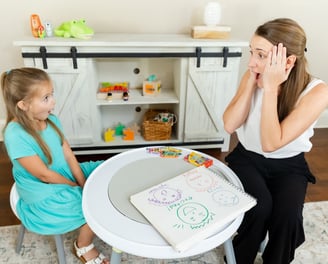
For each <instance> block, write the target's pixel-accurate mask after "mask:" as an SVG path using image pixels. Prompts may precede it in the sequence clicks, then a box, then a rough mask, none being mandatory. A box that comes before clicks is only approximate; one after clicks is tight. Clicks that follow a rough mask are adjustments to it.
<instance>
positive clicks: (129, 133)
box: [123, 128, 134, 140]
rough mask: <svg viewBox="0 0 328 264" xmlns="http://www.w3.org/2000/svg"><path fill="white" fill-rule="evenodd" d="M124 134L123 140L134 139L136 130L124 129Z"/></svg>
mask: <svg viewBox="0 0 328 264" xmlns="http://www.w3.org/2000/svg"><path fill="white" fill-rule="evenodd" d="M123 134H124V137H123V140H134V132H133V130H132V129H131V128H126V129H124V130H123Z"/></svg>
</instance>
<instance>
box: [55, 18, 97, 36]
mask: <svg viewBox="0 0 328 264" xmlns="http://www.w3.org/2000/svg"><path fill="white" fill-rule="evenodd" d="M54 32H55V35H56V36H57V37H64V38H79V39H89V38H91V37H92V36H93V34H94V31H93V29H92V28H90V27H88V26H87V25H86V24H85V20H84V19H81V20H71V21H67V22H64V23H62V24H61V25H60V26H59V27H57V28H56V29H55V31H54Z"/></svg>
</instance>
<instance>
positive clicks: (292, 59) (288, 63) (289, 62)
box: [286, 55, 296, 70]
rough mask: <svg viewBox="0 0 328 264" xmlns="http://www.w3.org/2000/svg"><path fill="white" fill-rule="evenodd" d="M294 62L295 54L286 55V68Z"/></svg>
mask: <svg viewBox="0 0 328 264" xmlns="http://www.w3.org/2000/svg"><path fill="white" fill-rule="evenodd" d="M295 62H296V56H295V55H290V56H288V57H287V61H286V70H289V69H290V68H292V67H294V65H295Z"/></svg>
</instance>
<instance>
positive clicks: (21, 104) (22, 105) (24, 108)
mask: <svg viewBox="0 0 328 264" xmlns="http://www.w3.org/2000/svg"><path fill="white" fill-rule="evenodd" d="M17 106H18V108H19V109H20V110H22V111H27V109H28V107H27V105H26V103H25V102H24V101H23V100H21V101H19V102H18V103H17Z"/></svg>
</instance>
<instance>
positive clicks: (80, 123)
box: [14, 34, 248, 154]
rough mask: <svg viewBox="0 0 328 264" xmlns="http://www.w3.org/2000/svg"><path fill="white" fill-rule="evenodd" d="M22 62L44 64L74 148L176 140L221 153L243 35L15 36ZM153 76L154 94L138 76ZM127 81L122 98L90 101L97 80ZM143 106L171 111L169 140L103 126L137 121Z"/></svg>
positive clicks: (105, 149) (113, 148) (111, 148)
mask: <svg viewBox="0 0 328 264" xmlns="http://www.w3.org/2000/svg"><path fill="white" fill-rule="evenodd" d="M14 45H16V46H19V47H21V51H22V56H23V58H24V65H25V66H29V67H38V68H42V69H44V70H46V71H47V72H48V73H49V74H50V76H51V78H52V79H53V83H54V87H55V97H56V101H57V103H56V108H55V114H57V115H58V116H59V118H60V120H61V122H62V124H63V127H64V132H65V135H66V137H67V139H68V140H69V142H70V144H71V146H72V148H73V150H74V151H75V152H76V153H79V154H86V153H106V152H107V153H108V152H120V151H124V150H126V149H131V148H135V147H138V146H139V147H141V146H151V145H184V146H186V147H192V148H221V149H222V150H223V151H227V150H228V147H229V139H230V137H229V135H228V134H227V133H225V131H224V129H223V124H222V113H223V110H224V108H225V106H226V104H227V103H228V102H229V101H230V99H231V97H232V96H233V94H234V93H235V91H236V86H237V81H238V72H239V63H240V57H241V55H242V54H241V50H242V48H243V47H245V46H247V45H248V43H247V42H244V41H232V40H229V41H222V40H199V39H198V40H196V39H192V38H191V37H189V36H187V35H141V34H140V35H137V34H135V35H131V34H97V35H95V36H94V37H93V38H92V39H90V40H78V39H64V38H46V39H34V38H27V39H25V40H19V41H15V42H14ZM151 74H155V75H156V76H157V78H158V79H160V80H161V83H162V87H161V92H160V94H159V95H157V96H143V94H142V82H143V80H145V79H146V78H147V77H148V76H150V75H151ZM123 81H126V82H129V86H130V90H129V99H128V100H127V101H124V100H122V99H120V98H119V99H115V98H114V99H113V100H112V101H107V100H106V99H97V96H96V95H97V92H98V89H99V83H101V82H123ZM148 109H165V110H169V111H171V112H174V114H175V115H176V116H177V123H176V124H174V126H173V128H172V134H171V138H170V139H169V140H158V141H146V140H144V138H143V136H142V134H141V135H136V136H135V138H134V140H124V139H123V137H122V136H118V135H117V136H115V138H114V140H111V141H107V142H106V141H105V140H104V132H105V131H106V130H107V129H108V128H110V129H115V127H117V126H118V125H123V126H125V127H133V128H136V127H138V126H139V127H140V128H141V127H142V120H143V116H144V113H145V112H146V111H147V110H148Z"/></svg>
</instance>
